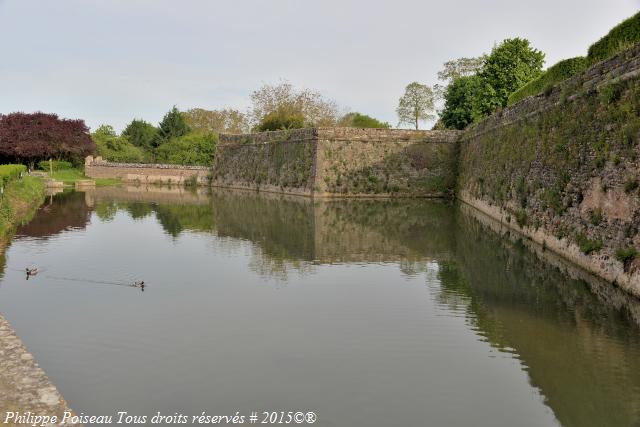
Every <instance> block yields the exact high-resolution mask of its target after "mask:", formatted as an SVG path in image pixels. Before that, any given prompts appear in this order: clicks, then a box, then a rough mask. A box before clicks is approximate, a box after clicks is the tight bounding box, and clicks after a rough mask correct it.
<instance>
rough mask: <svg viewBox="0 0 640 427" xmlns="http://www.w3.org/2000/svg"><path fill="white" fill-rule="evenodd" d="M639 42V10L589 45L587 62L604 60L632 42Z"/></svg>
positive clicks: (624, 48)
mask: <svg viewBox="0 0 640 427" xmlns="http://www.w3.org/2000/svg"><path fill="white" fill-rule="evenodd" d="M636 43H640V12H638V13H636V14H635V15H633V16H632V17H631V18H628V19H626V20H624V21H622V22H621V23H620V24H618V25H616V26H615V27H613V29H612V30H611V31H609V33H608V34H607V35H606V36H604V37H603V38H601V39H600V40H598V41H597V42H595V43H594V44H592V45H591V46H590V47H589V53H588V54H587V59H588V60H589V64H593V63H596V62H599V61H602V60H605V59H607V58H609V57H611V56H613V55H615V54H617V53H619V52H622V51H623V50H626V49H629V48H630V47H632V46H633V45H634V44H636Z"/></svg>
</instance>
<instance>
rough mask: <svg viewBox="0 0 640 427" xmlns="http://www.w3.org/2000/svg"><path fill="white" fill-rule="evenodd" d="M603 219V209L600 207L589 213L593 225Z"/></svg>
mask: <svg viewBox="0 0 640 427" xmlns="http://www.w3.org/2000/svg"><path fill="white" fill-rule="evenodd" d="M602 219H603V217H602V211H601V210H600V209H596V210H593V211H591V212H590V213H589V220H590V221H591V224H592V225H599V224H600V223H601V222H602Z"/></svg>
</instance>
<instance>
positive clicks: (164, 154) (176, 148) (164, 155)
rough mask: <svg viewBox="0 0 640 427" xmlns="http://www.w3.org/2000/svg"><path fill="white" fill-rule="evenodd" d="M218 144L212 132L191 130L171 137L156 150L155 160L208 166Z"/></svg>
mask: <svg viewBox="0 0 640 427" xmlns="http://www.w3.org/2000/svg"><path fill="white" fill-rule="evenodd" d="M217 144H218V136H217V135H216V134H214V133H199V132H192V133H190V134H188V135H184V136H181V137H178V138H171V139H170V140H169V141H167V142H166V143H164V144H162V145H160V146H159V147H158V149H157V150H156V161H158V162H160V163H170V164H177V165H202V166H209V165H211V163H212V162H213V153H214V150H215V147H216V145H217Z"/></svg>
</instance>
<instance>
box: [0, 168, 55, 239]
mask: <svg viewBox="0 0 640 427" xmlns="http://www.w3.org/2000/svg"><path fill="white" fill-rule="evenodd" d="M43 200H44V182H43V181H42V180H41V179H39V178H34V177H30V176H27V177H24V178H23V179H19V180H16V181H12V182H10V183H9V184H8V185H7V186H6V188H5V190H4V194H3V195H2V197H0V240H4V239H6V238H7V237H8V236H9V235H10V234H11V233H12V232H13V230H14V229H15V227H16V226H17V225H18V224H20V223H24V222H26V221H29V220H30V219H31V218H32V217H33V215H34V213H35V211H36V210H37V209H38V207H39V206H40V204H42V202H43Z"/></svg>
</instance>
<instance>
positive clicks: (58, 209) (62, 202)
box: [16, 192, 91, 238]
mask: <svg viewBox="0 0 640 427" xmlns="http://www.w3.org/2000/svg"><path fill="white" fill-rule="evenodd" d="M90 217H91V210H90V209H89V207H88V206H87V204H86V202H85V197H84V193H76V192H64V193H60V194H57V195H56V196H55V197H53V198H52V199H47V200H46V201H45V202H44V204H43V205H42V206H41V207H40V209H39V210H38V212H37V213H36V215H35V216H34V218H33V220H31V221H30V222H29V223H27V224H25V225H21V226H19V227H18V229H17V231H16V235H17V236H18V237H20V236H29V237H42V238H46V237H49V236H53V235H56V234H59V233H61V232H62V231H64V230H69V229H83V228H85V227H86V226H87V223H88V222H89V219H90Z"/></svg>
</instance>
